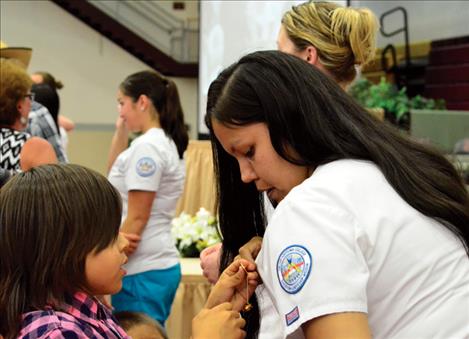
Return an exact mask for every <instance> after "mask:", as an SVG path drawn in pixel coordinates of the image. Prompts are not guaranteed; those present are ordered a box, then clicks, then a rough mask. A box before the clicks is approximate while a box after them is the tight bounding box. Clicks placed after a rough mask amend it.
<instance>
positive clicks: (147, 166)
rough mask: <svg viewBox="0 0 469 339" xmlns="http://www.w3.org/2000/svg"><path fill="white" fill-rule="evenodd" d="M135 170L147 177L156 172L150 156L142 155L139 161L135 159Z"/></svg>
mask: <svg viewBox="0 0 469 339" xmlns="http://www.w3.org/2000/svg"><path fill="white" fill-rule="evenodd" d="M135 167H136V168H135V169H136V170H137V174H138V175H140V176H141V177H149V176H151V175H153V174H154V173H155V172H156V163H155V161H154V160H153V159H152V158H149V157H143V158H141V159H140V160H139V161H137V165H136V166H135Z"/></svg>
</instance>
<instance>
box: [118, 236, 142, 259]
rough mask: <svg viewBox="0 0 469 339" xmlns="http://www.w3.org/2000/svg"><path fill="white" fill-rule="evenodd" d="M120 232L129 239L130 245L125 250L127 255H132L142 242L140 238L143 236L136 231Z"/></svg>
mask: <svg viewBox="0 0 469 339" xmlns="http://www.w3.org/2000/svg"><path fill="white" fill-rule="evenodd" d="M120 233H121V234H122V235H123V236H124V237H125V238H126V239H127V240H128V241H129V245H128V246H127V247H126V248H125V250H124V251H125V254H126V255H127V256H130V255H131V254H132V253H134V252H135V251H136V250H137V248H138V244H139V243H140V240H142V237H140V236H139V235H138V234H135V233H125V232H120Z"/></svg>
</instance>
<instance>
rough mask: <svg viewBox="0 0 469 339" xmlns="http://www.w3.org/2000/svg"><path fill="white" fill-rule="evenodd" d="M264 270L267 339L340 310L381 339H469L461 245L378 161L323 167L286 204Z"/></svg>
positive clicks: (270, 232)
mask: <svg viewBox="0 0 469 339" xmlns="http://www.w3.org/2000/svg"><path fill="white" fill-rule="evenodd" d="M256 262H257V265H258V270H259V273H260V275H261V277H262V280H263V282H264V284H263V287H260V288H258V290H257V291H256V294H257V297H258V299H259V304H260V309H261V328H260V335H259V338H261V339H263V338H269V339H275V338H287V337H288V338H303V337H304V336H303V333H302V330H301V325H302V324H304V323H306V322H307V321H308V320H311V319H313V318H316V317H319V316H322V315H327V314H333V313H340V312H363V313H367V314H368V322H369V325H370V329H371V332H372V335H373V337H374V338H383V339H384V338H386V339H388V338H419V339H420V338H469V326H468V324H469V322H468V321H469V260H468V257H467V254H466V252H465V250H464V248H463V245H462V243H461V241H460V240H459V239H458V238H456V236H455V235H454V234H453V233H452V232H450V231H449V230H448V229H446V228H445V227H444V226H442V225H441V224H440V223H438V222H436V221H435V220H433V219H431V218H428V217H426V216H424V215H422V214H421V213H420V212H418V211H417V210H415V209H414V208H413V207H411V206H410V205H409V204H408V203H407V202H405V201H404V200H403V199H402V198H401V197H400V196H399V195H398V194H397V193H396V191H395V190H394V189H393V188H392V186H391V185H389V183H388V182H387V181H386V179H385V177H384V176H383V174H382V173H381V171H380V170H379V169H378V168H377V166H375V165H374V164H372V163H371V162H367V161H358V160H339V161H334V162H332V163H329V164H326V165H323V166H320V167H318V168H317V169H316V170H315V172H314V173H313V175H312V176H311V177H310V178H308V179H307V180H305V181H304V182H303V183H302V184H300V185H299V186H297V187H295V188H294V189H293V190H292V191H291V192H290V193H289V194H288V195H287V196H286V197H285V199H284V200H283V201H282V202H281V203H280V204H279V205H278V206H277V208H276V210H275V212H274V214H273V216H272V219H271V220H270V222H269V225H268V227H267V229H266V232H265V235H264V240H263V245H262V250H261V251H260V253H259V255H258V257H257V260H256Z"/></svg>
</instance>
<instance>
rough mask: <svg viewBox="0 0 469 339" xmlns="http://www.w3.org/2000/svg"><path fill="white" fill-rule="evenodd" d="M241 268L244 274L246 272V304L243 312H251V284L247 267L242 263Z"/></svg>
mask: <svg viewBox="0 0 469 339" xmlns="http://www.w3.org/2000/svg"><path fill="white" fill-rule="evenodd" d="M240 265H241V267H242V268H243V270H244V272H246V304H245V305H244V306H243V312H249V311H250V310H251V309H252V304H251V303H250V302H249V296H248V294H249V292H248V291H249V284H248V271H247V270H246V267H244V265H243V264H242V263H240Z"/></svg>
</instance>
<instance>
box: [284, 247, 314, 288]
mask: <svg viewBox="0 0 469 339" xmlns="http://www.w3.org/2000/svg"><path fill="white" fill-rule="evenodd" d="M311 266H312V259H311V254H310V253H309V251H308V250H307V249H306V248H305V247H303V246H301V245H292V246H288V247H287V248H285V249H284V250H283V251H282V253H280V255H279V257H278V261H277V277H278V281H279V282H280V286H282V288H283V289H284V290H285V292H287V293H290V294H295V293H297V292H298V291H300V290H301V288H302V287H303V285H304V284H305V282H306V280H307V279H308V277H309V274H310V272H311Z"/></svg>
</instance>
